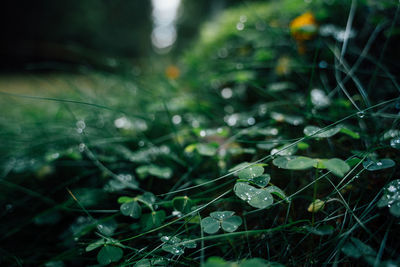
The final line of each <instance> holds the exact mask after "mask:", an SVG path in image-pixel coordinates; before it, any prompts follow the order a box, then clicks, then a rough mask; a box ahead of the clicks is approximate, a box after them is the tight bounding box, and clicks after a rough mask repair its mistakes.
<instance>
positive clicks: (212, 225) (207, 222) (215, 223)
mask: <svg viewBox="0 0 400 267" xmlns="http://www.w3.org/2000/svg"><path fill="white" fill-rule="evenodd" d="M234 214H235V212H234V211H215V212H211V213H210V217H206V218H204V219H203V220H201V227H202V228H203V230H204V232H206V233H208V234H214V233H216V232H218V230H219V229H220V228H221V227H222V229H223V230H224V231H226V232H234V231H236V230H237V228H238V227H239V226H240V225H241V224H242V218H240V217H239V216H234Z"/></svg>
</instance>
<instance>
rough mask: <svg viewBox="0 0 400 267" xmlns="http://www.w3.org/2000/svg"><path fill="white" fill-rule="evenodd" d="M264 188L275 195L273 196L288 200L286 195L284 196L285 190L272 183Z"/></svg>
mask: <svg viewBox="0 0 400 267" xmlns="http://www.w3.org/2000/svg"><path fill="white" fill-rule="evenodd" d="M266 190H267V191H268V192H270V193H271V194H273V195H275V196H277V197H279V198H281V199H283V200H285V201H286V202H289V200H288V199H287V197H286V194H285V192H283V190H282V189H280V188H279V187H277V186H274V185H271V186H268V187H267V188H266Z"/></svg>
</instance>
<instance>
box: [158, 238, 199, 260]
mask: <svg viewBox="0 0 400 267" xmlns="http://www.w3.org/2000/svg"><path fill="white" fill-rule="evenodd" d="M161 241H162V242H164V245H163V246H162V249H163V250H164V251H166V252H169V253H171V254H174V255H178V256H179V255H182V254H183V253H184V252H185V251H184V250H185V248H196V247H197V245H196V242H194V241H191V240H188V239H184V240H181V239H180V238H178V237H176V236H173V237H170V236H162V237H161Z"/></svg>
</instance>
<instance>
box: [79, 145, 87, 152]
mask: <svg viewBox="0 0 400 267" xmlns="http://www.w3.org/2000/svg"><path fill="white" fill-rule="evenodd" d="M85 149H86V145H85V144H84V143H80V144H79V146H78V150H79V152H83V151H85Z"/></svg>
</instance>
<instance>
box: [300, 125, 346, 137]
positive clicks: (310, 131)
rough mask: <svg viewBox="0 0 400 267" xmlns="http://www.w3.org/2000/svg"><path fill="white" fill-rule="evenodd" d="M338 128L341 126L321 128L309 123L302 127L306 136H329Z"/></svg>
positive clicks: (335, 132)
mask: <svg viewBox="0 0 400 267" xmlns="http://www.w3.org/2000/svg"><path fill="white" fill-rule="evenodd" d="M340 129H341V127H333V128H330V129H325V130H323V129H322V128H320V127H317V126H312V125H309V126H306V127H305V128H304V130H303V132H304V134H305V135H306V136H311V137H313V138H329V137H332V136H334V135H335V134H337V133H338V132H339V131H340Z"/></svg>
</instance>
